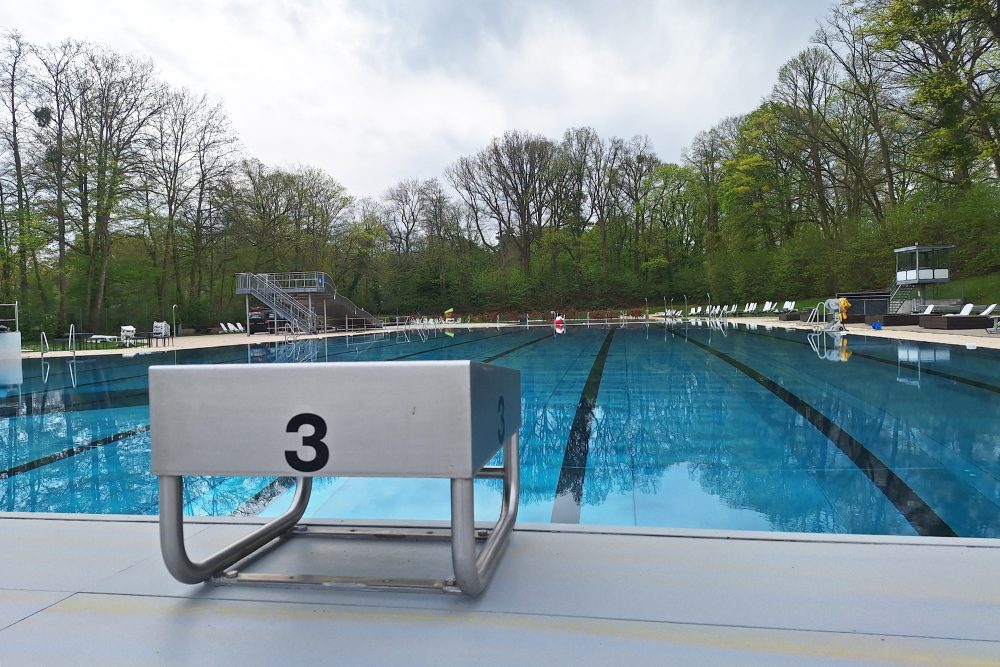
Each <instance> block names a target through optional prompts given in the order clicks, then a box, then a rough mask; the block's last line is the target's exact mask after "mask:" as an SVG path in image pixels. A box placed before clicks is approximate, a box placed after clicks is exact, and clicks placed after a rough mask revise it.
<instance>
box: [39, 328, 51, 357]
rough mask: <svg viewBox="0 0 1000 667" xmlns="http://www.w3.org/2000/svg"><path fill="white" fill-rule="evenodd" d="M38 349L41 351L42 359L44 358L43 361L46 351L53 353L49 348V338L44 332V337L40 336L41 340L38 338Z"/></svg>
mask: <svg viewBox="0 0 1000 667" xmlns="http://www.w3.org/2000/svg"><path fill="white" fill-rule="evenodd" d="M38 349H39V350H40V351H41V357H42V359H44V358H45V352H46V351H49V352H51V351H52V350H51V349H50V348H49V337H48V336H46V335H45V332H44V331H43V332H42V335H41V336H39V338H38Z"/></svg>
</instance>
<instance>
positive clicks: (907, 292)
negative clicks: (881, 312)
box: [888, 283, 916, 313]
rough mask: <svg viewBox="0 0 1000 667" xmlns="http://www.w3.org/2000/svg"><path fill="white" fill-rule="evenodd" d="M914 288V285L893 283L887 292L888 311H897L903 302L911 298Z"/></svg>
mask: <svg viewBox="0 0 1000 667" xmlns="http://www.w3.org/2000/svg"><path fill="white" fill-rule="evenodd" d="M915 289H916V286H914V285H900V284H899V283H893V284H892V289H891V290H890V292H889V308H888V312H890V313H898V312H899V309H900V308H902V306H903V304H904V303H906V302H907V301H910V300H911V299H913V292H914V290H915Z"/></svg>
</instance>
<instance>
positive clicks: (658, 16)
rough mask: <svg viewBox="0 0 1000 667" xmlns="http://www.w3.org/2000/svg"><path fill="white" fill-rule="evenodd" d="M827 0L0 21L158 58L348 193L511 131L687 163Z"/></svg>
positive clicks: (238, 9)
mask: <svg viewBox="0 0 1000 667" xmlns="http://www.w3.org/2000/svg"><path fill="white" fill-rule="evenodd" d="M833 2H834V0H687V1H679V0H678V1H673V0H660V1H646V2H644V1H629V0H608V1H601V2H598V1H593V2H590V1H587V2H585V1H583V0H580V1H576V0H519V1H510V2H501V1H500V0H496V1H494V2H481V1H476V0H409V1H408V2H402V1H390V0H383V1H374V0H372V1H367V0H357V1H355V2H346V1H345V2H332V1H326V2H322V1H319V0H315V1H313V0H253V1H251V0H246V1H235V0H233V1H226V2H224V1H221V0H169V1H167V0H0V29H3V30H9V29H11V28H17V29H19V30H20V31H21V32H22V33H23V34H24V36H25V38H27V39H28V40H29V41H33V42H57V41H60V40H62V39H64V38H66V37H73V38H77V39H87V40H90V41H92V42H97V43H102V44H106V45H108V46H111V47H112V48H115V49H117V50H120V51H125V52H131V53H134V54H137V55H140V56H144V57H149V58H152V59H153V60H154V61H155V63H156V64H157V66H158V67H159V68H160V71H161V72H162V73H163V77H164V79H166V80H167V81H168V82H170V83H171V84H175V85H177V86H186V87H188V88H191V89H193V90H195V91H198V92H202V91H204V92H207V93H208V94H209V95H210V96H211V97H213V98H216V99H219V100H221V101H222V102H223V103H224V105H225V107H226V109H227V110H228V112H229V114H230V116H231V118H232V121H233V125H234V127H235V129H236V131H237V132H238V134H239V136H240V139H241V140H242V143H243V146H244V148H245V150H246V152H247V153H248V154H249V155H252V156H254V157H257V158H260V159H261V160H263V161H264V162H266V163H269V164H273V165H280V166H293V165H297V164H303V165H312V166H318V167H321V168H323V169H325V170H326V171H327V172H329V173H330V174H331V175H332V176H333V177H334V178H336V179H337V180H339V181H341V182H342V183H344V184H345V185H346V186H347V187H348V189H349V190H350V192H351V193H352V194H354V195H356V196H363V195H378V194H380V193H382V192H383V191H384V190H385V189H386V188H387V187H388V186H390V185H393V184H394V183H396V182H398V181H399V180H401V179H403V178H410V177H416V178H429V177H432V176H440V175H441V174H442V172H443V170H444V168H445V167H447V166H448V165H449V164H451V163H452V162H453V161H454V160H455V159H456V158H458V157H459V156H460V155H464V154H470V153H473V152H475V151H477V150H479V149H480V148H482V147H483V146H484V145H486V144H487V142H489V140H490V139H491V138H492V137H494V136H497V135H500V134H502V133H503V132H504V131H505V130H508V129H520V130H528V131H531V132H537V133H541V134H544V135H546V136H549V137H552V138H555V139H558V138H559V137H561V135H562V133H563V131H564V130H565V129H567V128H569V127H577V126H585V125H589V126H591V127H593V128H595V129H596V130H597V131H598V132H599V133H600V134H601V135H602V136H611V135H618V136H621V137H625V138H629V137H631V136H633V135H636V134H646V135H648V136H649V137H650V139H651V140H652V142H653V144H654V146H655V148H656V151H657V154H658V155H659V156H660V158H661V159H663V160H667V161H677V160H679V159H680V156H681V151H682V150H683V148H684V147H685V146H686V145H688V144H689V143H690V141H691V138H692V137H693V136H694V135H695V134H696V133H697V132H698V131H699V130H703V129H708V128H709V127H711V126H712V125H714V124H715V123H716V122H718V121H719V120H720V119H721V118H723V117H724V116H728V115H732V114H738V113H745V112H747V111H750V110H752V109H753V108H754V107H755V106H757V104H758V103H759V102H760V100H761V98H762V97H763V96H765V95H766V94H767V93H768V92H769V90H770V89H771V86H772V85H773V83H774V79H775V76H776V72H777V69H778V67H779V66H780V65H781V64H783V63H784V62H786V61H787V60H788V59H790V58H791V57H792V56H794V55H795V54H796V53H798V52H799V51H800V50H802V49H804V48H806V47H807V46H808V45H809V38H810V37H811V35H812V34H813V33H814V32H815V30H816V27H817V25H816V22H817V20H818V19H820V18H822V17H823V16H824V15H825V14H826V12H827V9H828V8H829V7H830V6H831V4H833Z"/></svg>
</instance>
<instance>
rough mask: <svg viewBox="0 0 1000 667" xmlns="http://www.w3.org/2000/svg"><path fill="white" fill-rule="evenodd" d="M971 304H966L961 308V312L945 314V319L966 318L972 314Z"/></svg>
mask: <svg viewBox="0 0 1000 667" xmlns="http://www.w3.org/2000/svg"><path fill="white" fill-rule="evenodd" d="M972 307H973V304H971V303H967V304H965V305H964V306H962V310H960V311H959V312H957V313H945V314H944V316H945V317H967V316H968V315H969V313H971V312H972Z"/></svg>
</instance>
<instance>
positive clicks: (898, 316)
mask: <svg viewBox="0 0 1000 667" xmlns="http://www.w3.org/2000/svg"><path fill="white" fill-rule="evenodd" d="M933 310H934V304H933V303H932V304H930V305H929V306H927V308H925V309H924V312H922V313H886V314H885V315H865V324H874V323H875V322H881V323H882V326H884V327H905V326H916V325H918V324H920V318H921V317H923V316H925V315H930V314H931V312H932V311H933Z"/></svg>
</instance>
